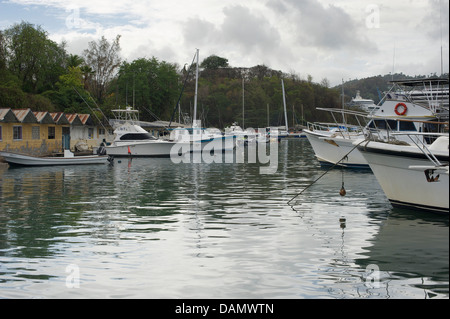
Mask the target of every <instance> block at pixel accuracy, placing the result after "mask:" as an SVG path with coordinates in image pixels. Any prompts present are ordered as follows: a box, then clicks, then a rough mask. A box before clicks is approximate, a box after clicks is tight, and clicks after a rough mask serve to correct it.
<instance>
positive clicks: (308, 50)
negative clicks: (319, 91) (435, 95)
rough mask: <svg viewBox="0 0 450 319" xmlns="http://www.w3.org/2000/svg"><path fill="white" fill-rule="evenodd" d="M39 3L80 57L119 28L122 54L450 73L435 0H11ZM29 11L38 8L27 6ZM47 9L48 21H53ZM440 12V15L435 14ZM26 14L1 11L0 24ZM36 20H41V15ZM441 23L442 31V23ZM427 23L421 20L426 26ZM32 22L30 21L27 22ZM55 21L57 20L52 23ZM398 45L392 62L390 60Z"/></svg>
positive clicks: (326, 70)
mask: <svg viewBox="0 0 450 319" xmlns="http://www.w3.org/2000/svg"><path fill="white" fill-rule="evenodd" d="M3 3H8V4H12V5H18V6H22V8H28V7H29V6H33V8H42V9H43V10H44V9H45V10H46V14H45V15H43V17H35V19H36V21H39V22H38V24H40V25H41V26H42V27H43V28H44V29H45V30H47V31H48V32H49V33H50V36H51V37H52V39H54V40H55V41H61V40H63V39H64V40H65V41H66V42H67V45H68V50H70V51H71V52H73V53H76V54H81V53H82V51H83V50H84V49H86V48H87V44H88V42H89V41H92V40H95V39H98V38H100V37H101V36H102V35H104V36H105V37H106V38H108V39H111V40H112V39H114V38H115V36H116V35H117V34H121V35H122V37H121V47H122V55H123V58H124V59H128V60H133V59H137V58H140V57H151V56H155V57H157V58H158V59H160V60H165V61H168V62H173V63H178V64H179V65H184V63H190V62H191V59H192V56H193V53H194V51H195V49H196V48H199V49H200V54H201V59H203V58H206V57H207V56H209V55H211V54H217V55H219V56H222V57H225V58H227V59H228V60H229V62H230V64H231V65H232V66H247V67H251V66H255V65H257V64H266V65H267V66H269V67H271V68H273V69H277V70H282V71H284V72H291V71H294V72H296V73H298V74H300V75H302V76H306V75H307V74H311V75H312V76H313V77H314V79H315V80H316V81H320V80H321V79H322V78H325V77H326V78H328V79H329V80H330V81H331V83H332V85H334V84H339V83H340V82H341V79H342V78H344V79H348V78H362V77H368V76H372V75H377V74H385V73H387V72H390V71H392V69H395V71H396V72H403V73H407V74H419V73H420V74H425V75H427V74H430V73H432V72H439V71H440V46H441V30H443V32H442V33H443V37H442V38H443V41H442V42H443V49H444V50H443V51H444V57H445V59H444V69H445V71H447V72H448V20H449V17H448V1H439V0H399V1H392V0H377V1H372V0H367V1H361V0H358V1H356V0H339V1H336V0H302V1H298V0H265V1H260V0H249V1H246V2H242V1H237V0H225V1H224V0H192V1H190V2H186V1H184V0H164V1H161V0H151V1H147V0H133V1H131V0H122V1H109V0H108V1H106V0H39V1H38V0H9V1H8V2H3ZM33 12H34V11H33ZM50 14H52V15H53V17H54V21H51V23H50V21H49V19H48V17H49V15H50ZM441 14H442V17H441V16H440V15H441ZM6 18H7V20H8V21H14V22H20V21H21V20H22V17H20V16H16V17H10V16H7V15H6V14H5V15H4V16H2V15H1V14H0V21H1V20H2V19H6ZM40 18H41V20H39V19H40ZM440 18H441V20H442V29H441V25H440V23H439V21H440ZM424 22H426V23H424ZM33 23H35V22H34V21H33ZM55 25H57V26H58V27H55ZM394 50H395V64H394Z"/></svg>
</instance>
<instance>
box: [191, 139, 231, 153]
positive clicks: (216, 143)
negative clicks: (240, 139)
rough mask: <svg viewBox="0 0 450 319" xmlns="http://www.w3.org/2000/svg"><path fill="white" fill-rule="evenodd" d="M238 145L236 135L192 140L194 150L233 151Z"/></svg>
mask: <svg viewBox="0 0 450 319" xmlns="http://www.w3.org/2000/svg"><path fill="white" fill-rule="evenodd" d="M235 147H236V136H221V137H213V138H206V139H201V140H196V141H194V142H192V151H193V152H199V151H214V152H222V151H232V150H234V149H235Z"/></svg>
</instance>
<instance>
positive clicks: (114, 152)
mask: <svg viewBox="0 0 450 319" xmlns="http://www.w3.org/2000/svg"><path fill="white" fill-rule="evenodd" d="M113 112H115V113H117V114H120V115H119V116H118V118H119V119H121V120H122V121H123V123H121V125H120V126H119V127H118V128H117V129H116V130H115V131H114V134H115V139H114V141H113V142H112V143H111V145H108V146H106V147H105V149H106V153H107V154H108V155H110V156H113V157H127V156H132V157H171V156H179V155H183V152H184V153H186V152H188V151H189V150H190V145H189V143H185V142H183V141H170V140H164V139H158V138H156V137H154V136H153V135H151V134H150V133H148V132H147V131H146V130H144V129H143V128H142V127H141V126H139V125H137V124H136V123H137V121H136V117H135V116H136V114H137V111H136V110H133V109H131V108H129V107H128V108H126V109H123V110H113ZM119 123H120V122H119ZM180 152H181V154H180Z"/></svg>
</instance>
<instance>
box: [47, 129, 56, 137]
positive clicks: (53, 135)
mask: <svg viewBox="0 0 450 319" xmlns="http://www.w3.org/2000/svg"><path fill="white" fill-rule="evenodd" d="M55 137H56V134H55V127H54V126H49V128H48V139H49V140H54V139H55Z"/></svg>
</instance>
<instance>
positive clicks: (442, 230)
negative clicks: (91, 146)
mask: <svg viewBox="0 0 450 319" xmlns="http://www.w3.org/2000/svg"><path fill="white" fill-rule="evenodd" d="M244 155H245V154H244ZM259 169H260V165H259V164H257V163H248V162H244V163H242V164H232V163H211V164H205V163H200V164H195V163H182V164H174V163H171V162H170V160H167V159H139V158H136V159H132V160H128V159H121V160H120V161H118V160H117V159H116V161H115V163H114V165H113V166H108V165H105V166H92V167H70V168H69V167H63V168H61V167H59V168H58V167H54V168H21V169H14V170H6V171H3V172H2V173H0V179H1V183H0V185H1V186H0V207H1V209H0V265H1V266H0V267H1V268H0V282H2V287H1V288H0V297H14V296H16V297H19V298H23V297H35V296H42V297H46V298H52V297H67V298H71V297H85V298H89V297H94V298H98V297H120V298H123V297H138V298H186V297H189V298H329V297H331V298H354V297H356V298H404V297H413V298H431V297H438V298H446V297H447V298H448V218H447V219H445V218H444V219H442V218H440V217H435V216H432V217H430V216H423V215H417V214H411V212H410V211H399V210H394V209H392V208H391V206H390V204H389V203H388V201H387V199H386V198H385V196H384V194H383V192H382V191H381V188H380V187H379V185H378V184H377V182H376V179H375V178H374V176H373V174H371V173H370V172H367V171H366V172H354V171H340V170H333V171H330V172H329V173H327V175H326V177H325V178H323V179H321V180H320V181H318V182H317V183H315V184H314V185H313V186H312V187H310V188H308V190H307V191H306V192H305V193H303V194H302V195H301V196H300V197H298V198H297V199H296V201H295V203H293V205H292V206H289V205H287V204H286V203H287V202H288V201H289V199H291V198H292V197H293V196H294V195H295V194H297V193H298V192H299V191H301V190H302V189H303V188H305V187H307V186H308V185H310V184H311V183H312V182H313V181H315V180H316V179H317V178H318V177H319V176H320V175H321V174H323V172H324V170H323V169H321V168H320V166H319V164H318V163H317V161H316V160H315V158H314V154H313V152H312V150H311V148H310V146H309V144H308V142H307V141H306V140H299V141H283V142H281V143H280V144H279V163H278V171H277V173H276V174H274V175H261V174H259ZM343 173H344V174H343ZM342 179H344V182H345V187H346V190H347V195H346V196H345V197H342V196H340V195H339V189H340V187H341V185H342ZM427 261H428V262H427ZM71 264H75V265H78V266H79V267H80V269H81V273H82V278H81V284H80V288H79V289H76V290H69V289H67V287H66V286H65V278H66V276H67V274H66V272H65V270H66V267H67V265H71ZM371 265H376V266H378V268H379V273H378V275H379V277H378V278H379V281H378V282H379V283H380V286H379V287H372V286H370V282H368V280H367V277H368V273H367V269H368V267H369V266H371ZM368 283H369V285H368Z"/></svg>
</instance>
